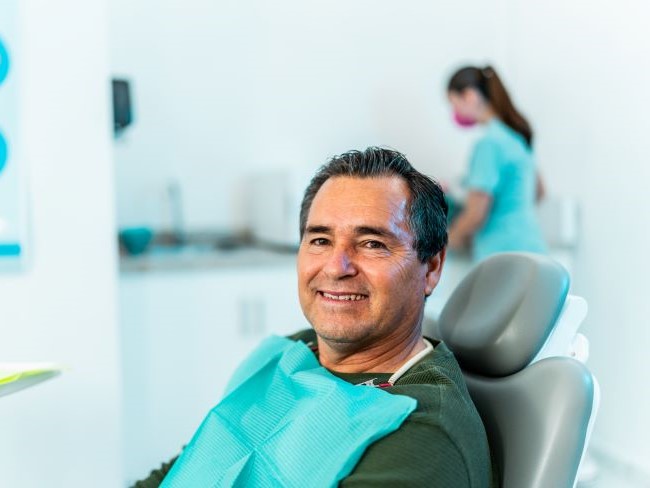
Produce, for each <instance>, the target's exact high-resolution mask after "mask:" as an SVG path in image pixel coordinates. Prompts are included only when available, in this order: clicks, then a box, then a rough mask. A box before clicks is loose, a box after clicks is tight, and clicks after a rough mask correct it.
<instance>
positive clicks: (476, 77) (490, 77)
mask: <svg viewBox="0 0 650 488" xmlns="http://www.w3.org/2000/svg"><path fill="white" fill-rule="evenodd" d="M467 88H474V89H476V90H478V91H479V93H480V94H481V95H483V97H485V99H486V100H487V101H488V102H489V103H490V105H491V106H492V108H493V109H494V110H495V112H496V113H497V115H498V116H499V118H500V119H501V120H502V121H503V122H504V123H505V124H506V125H507V126H509V127H510V128H511V129H512V130H514V131H516V132H518V133H519V134H521V135H522V136H523V137H524V139H525V140H526V144H528V147H532V146H533V130H532V129H531V128H530V124H529V123H528V121H527V120H526V119H525V118H524V116H523V115H521V114H520V113H519V111H518V110H517V109H516V108H515V106H514V104H513V103H512V101H511V100H510V96H509V95H508V92H507V91H506V88H505V86H503V83H502V82H501V79H500V78H499V76H498V75H497V73H496V71H495V70H494V68H492V67H491V66H486V67H485V68H483V69H481V68H475V67H473V66H467V67H465V68H461V69H459V70H458V71H456V73H454V75H453V76H452V77H451V78H450V79H449V84H448V85H447V91H453V92H458V93H462V92H463V91H464V90H466V89H467Z"/></svg>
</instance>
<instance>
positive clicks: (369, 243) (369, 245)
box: [364, 241, 386, 249]
mask: <svg viewBox="0 0 650 488" xmlns="http://www.w3.org/2000/svg"><path fill="white" fill-rule="evenodd" d="M364 246H365V247H367V248H368V249H386V245H385V244H384V243H383V242H379V241H366V242H365V244H364Z"/></svg>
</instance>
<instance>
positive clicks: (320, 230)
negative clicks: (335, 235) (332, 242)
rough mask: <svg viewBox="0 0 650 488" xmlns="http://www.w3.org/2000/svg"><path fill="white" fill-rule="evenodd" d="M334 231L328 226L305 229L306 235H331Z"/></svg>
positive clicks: (311, 226)
mask: <svg viewBox="0 0 650 488" xmlns="http://www.w3.org/2000/svg"><path fill="white" fill-rule="evenodd" d="M331 233H332V229H331V228H330V227H327V226H326V225H309V226H307V228H306V229H305V234H331Z"/></svg>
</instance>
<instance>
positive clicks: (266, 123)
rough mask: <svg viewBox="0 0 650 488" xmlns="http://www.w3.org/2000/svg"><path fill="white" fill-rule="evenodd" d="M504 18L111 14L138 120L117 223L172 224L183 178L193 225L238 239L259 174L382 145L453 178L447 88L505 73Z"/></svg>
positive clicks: (147, 0)
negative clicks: (468, 71) (461, 69)
mask: <svg viewBox="0 0 650 488" xmlns="http://www.w3.org/2000/svg"><path fill="white" fill-rule="evenodd" d="M502 3H503V0H498V1H496V2H490V4H489V5H488V4H486V2H483V1H480V0H472V1H465V2H430V1H428V0H416V1H411V2H408V4H401V3H399V2H394V1H389V0H380V1H377V0H360V1H359V0H357V1H354V2H350V1H346V0H334V1H329V2H302V1H299V0H279V1H274V2H266V1H261V0H255V1H249V2H240V1H236V0H222V1H219V2H215V1H207V0H184V1H180V0H167V1H165V2H160V1H153V0H139V1H137V2H133V1H128V0H113V1H112V2H111V18H112V31H111V50H112V51H111V52H112V67H113V70H114V72H115V74H117V75H123V76H126V77H128V78H130V79H131V80H132V82H133V85H134V86H133V88H134V103H135V117H136V122H135V125H134V126H133V128H132V129H130V130H129V131H127V132H126V133H125V136H124V138H123V139H121V140H120V142H119V144H118V145H117V147H116V152H115V159H116V170H117V188H118V202H117V203H118V222H119V224H120V225H137V224H140V223H147V224H152V225H168V223H169V218H168V212H166V211H165V210H164V204H163V203H161V202H163V198H162V195H163V194H164V187H165V185H166V182H167V181H169V180H170V179H174V178H177V179H179V180H180V181H181V183H182V187H183V190H184V198H185V207H186V208H185V217H186V221H187V224H188V226H190V227H215V226H216V227H224V226H229V225H231V224H233V223H234V224H237V222H236V217H234V216H233V213H232V211H231V210H232V209H231V208H230V207H229V205H230V202H231V200H232V188H235V185H234V184H233V182H236V181H237V180H238V179H239V178H241V177H242V175H243V174H245V173H246V172H248V171H253V170H260V169H267V168H278V167H280V168H281V167H289V168H295V167H301V166H307V167H308V168H316V167H317V166H319V165H320V164H323V163H324V162H325V159H326V158H327V157H329V156H330V155H333V154H335V153H339V152H342V151H345V150H348V149H353V148H363V147H365V146H367V145H370V144H382V145H390V146H394V147H395V148H398V149H400V150H401V151H404V152H405V153H407V155H408V156H409V157H410V158H411V160H412V161H413V162H414V164H416V165H417V166H418V167H420V168H421V169H423V170H425V171H429V172H431V173H433V174H435V175H437V176H439V177H443V178H447V179H450V178H453V177H455V176H456V175H457V174H458V173H459V171H460V170H461V168H462V166H463V163H464V156H465V153H466V148H467V144H465V143H464V142H465V140H466V139H467V138H468V137H470V136H469V135H467V134H462V133H461V132H460V131H457V130H455V128H454V127H453V125H452V124H451V123H450V122H449V120H450V119H449V115H448V109H447V107H446V104H445V90H444V85H445V82H446V78H447V75H448V74H449V72H450V71H451V70H452V69H453V68H455V67H456V66H457V65H458V64H459V63H462V62H464V61H466V60H468V59H469V60H476V59H478V60H483V59H501V58H502V52H503V51H504V49H503V48H504V42H503V36H502V34H500V31H499V30H493V29H492V27H491V26H492V25H494V24H495V23H498V22H500V19H501V16H502V15H501V14H502V12H501V8H500V6H501V5H502ZM225 209H227V210H225Z"/></svg>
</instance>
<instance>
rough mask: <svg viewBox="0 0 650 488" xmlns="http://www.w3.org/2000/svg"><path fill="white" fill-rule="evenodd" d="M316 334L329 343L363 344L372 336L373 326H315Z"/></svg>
mask: <svg viewBox="0 0 650 488" xmlns="http://www.w3.org/2000/svg"><path fill="white" fill-rule="evenodd" d="M313 327H314V331H315V332H316V335H318V337H319V338H320V339H322V340H324V341H326V342H327V343H329V344H340V345H347V344H362V343H364V342H366V341H367V340H368V339H369V338H370V336H371V331H372V328H370V327H368V328H365V327H358V326H357V327H354V328H352V327H345V326H340V325H336V326H332V325H326V326H313Z"/></svg>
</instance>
